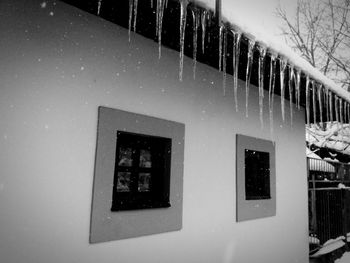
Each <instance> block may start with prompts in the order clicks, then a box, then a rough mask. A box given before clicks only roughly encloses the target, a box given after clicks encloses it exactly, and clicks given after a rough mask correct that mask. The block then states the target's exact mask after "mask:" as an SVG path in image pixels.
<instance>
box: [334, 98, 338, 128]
mask: <svg viewBox="0 0 350 263" xmlns="http://www.w3.org/2000/svg"><path fill="white" fill-rule="evenodd" d="M334 108H335V120H336V122H337V123H338V124H339V100H338V96H337V95H334Z"/></svg>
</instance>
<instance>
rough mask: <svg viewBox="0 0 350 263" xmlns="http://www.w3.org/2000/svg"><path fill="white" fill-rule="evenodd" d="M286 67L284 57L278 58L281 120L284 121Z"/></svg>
mask: <svg viewBox="0 0 350 263" xmlns="http://www.w3.org/2000/svg"><path fill="white" fill-rule="evenodd" d="M286 68H287V61H286V60H284V59H280V89H281V112H282V120H283V122H284V119H285V114H284V109H285V106H284V96H285V95H284V94H285V86H284V72H285V70H286Z"/></svg>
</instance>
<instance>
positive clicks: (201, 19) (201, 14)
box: [61, 0, 350, 123]
mask: <svg viewBox="0 0 350 263" xmlns="http://www.w3.org/2000/svg"><path fill="white" fill-rule="evenodd" d="M61 1H63V2H66V3H68V4H71V5H73V6H75V7H78V8H80V9H82V10H84V11H86V12H89V13H91V14H94V15H98V16H100V17H101V18H103V19H106V20H108V21H110V22H112V23H115V24H117V25H120V26H122V27H125V28H128V29H129V31H135V32H136V33H138V34H141V35H143V36H145V37H147V38H150V39H153V40H154V41H156V42H159V41H160V38H158V35H159V33H158V32H161V43H159V44H160V45H162V46H167V47H169V48H171V49H174V50H178V51H180V54H184V55H186V56H188V57H191V58H193V57H195V58H196V61H199V62H201V63H205V64H207V65H210V66H212V67H214V68H216V69H218V70H220V71H223V72H225V73H227V74H230V75H238V78H239V79H241V80H243V81H246V79H247V77H246V76H247V68H248V67H249V62H248V61H249V59H248V54H249V50H250V51H251V57H252V65H251V78H250V83H251V84H253V85H255V86H257V87H260V88H261V89H265V90H269V92H270V93H271V92H273V93H274V94H276V95H279V96H281V102H282V104H284V100H285V99H286V100H289V101H291V102H293V103H294V104H296V105H297V106H298V107H299V106H301V107H305V109H306V123H315V122H323V121H333V120H334V121H339V122H343V123H349V122H350V95H349V93H348V92H347V91H345V90H344V89H342V88H340V87H339V86H337V85H336V84H335V83H334V82H333V81H331V80H330V79H328V78H327V77H325V76H324V75H323V74H322V73H320V72H319V71H318V70H317V69H315V68H313V67H312V66H311V65H310V64H309V63H307V62H306V61H305V60H304V59H302V58H301V57H300V56H299V55H297V54H296V53H294V52H293V51H292V50H291V49H290V48H287V47H286V45H285V44H284V43H281V42H278V41H272V40H271V39H270V38H268V37H266V35H265V34H261V33H259V32H256V31H254V29H252V28H249V27H247V26H246V25H244V22H242V21H240V20H239V19H235V17H233V16H232V14H230V13H229V11H227V10H223V11H224V12H223V13H222V14H221V12H220V10H218V11H217V12H216V13H218V14H220V16H215V5H212V4H210V3H213V1H209V0H197V1H188V0H147V1H146V0H142V1H141V0H118V1H115V0H61ZM216 8H220V4H217V5H216ZM181 16H182V17H185V19H184V20H181ZM218 17H219V18H218ZM136 18H137V19H136ZM135 21H136V22H135ZM158 21H161V23H158ZM181 21H183V25H184V27H183V28H184V29H185V30H184V31H183V37H184V42H182V43H183V44H181ZM159 30H160V31H159ZM204 31H205V32H204ZM203 32H204V34H203ZM237 36H239V37H240V38H239V41H237ZM202 37H204V42H203V40H202ZM202 43H204V45H203V47H204V50H203V48H202ZM237 43H239V55H238V56H237V57H236V58H239V63H238V67H235V65H234V62H233V61H234V55H233V53H234V52H235V51H234V48H235V47H236V45H237ZM250 46H252V48H251V49H250V48H249V47H250ZM195 47H196V48H195ZM236 48H237V47H236ZM194 50H196V52H194ZM262 54H264V55H263V56H264V57H263V60H261V57H262ZM180 60H181V55H180ZM223 61H225V62H227V63H225V65H224V64H223ZM236 61H237V60H236ZM259 61H260V65H263V67H261V66H259ZM180 65H181V62H180ZM235 68H238V69H237V74H235ZM259 69H260V71H261V72H262V74H261V75H263V76H264V77H263V81H262V82H261V81H259V74H258V73H259ZM271 69H274V72H275V73H273V74H271V72H272V71H271ZM181 70H182V69H180V71H181ZM272 76H274V78H272ZM180 79H181V73H180ZM272 79H273V80H274V84H275V85H274V89H273V90H271V86H272V85H271V84H270V83H271V81H270V80H272ZM282 83H283V84H282Z"/></svg>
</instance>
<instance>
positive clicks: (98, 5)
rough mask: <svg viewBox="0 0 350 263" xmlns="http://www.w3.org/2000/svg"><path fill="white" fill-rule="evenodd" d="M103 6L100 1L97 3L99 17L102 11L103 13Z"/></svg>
mask: <svg viewBox="0 0 350 263" xmlns="http://www.w3.org/2000/svg"><path fill="white" fill-rule="evenodd" d="M101 5H102V0H98V3H97V15H98V16H99V15H100V11H101Z"/></svg>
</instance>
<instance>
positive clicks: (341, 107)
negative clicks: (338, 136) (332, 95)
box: [339, 98, 344, 125]
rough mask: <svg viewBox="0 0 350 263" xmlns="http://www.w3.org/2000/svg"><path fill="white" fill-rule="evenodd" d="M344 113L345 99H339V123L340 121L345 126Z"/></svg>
mask: <svg viewBox="0 0 350 263" xmlns="http://www.w3.org/2000/svg"><path fill="white" fill-rule="evenodd" d="M343 114H344V112H343V99H342V98H339V121H340V124H341V125H343V123H344V118H343V116H344V115H343Z"/></svg>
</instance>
